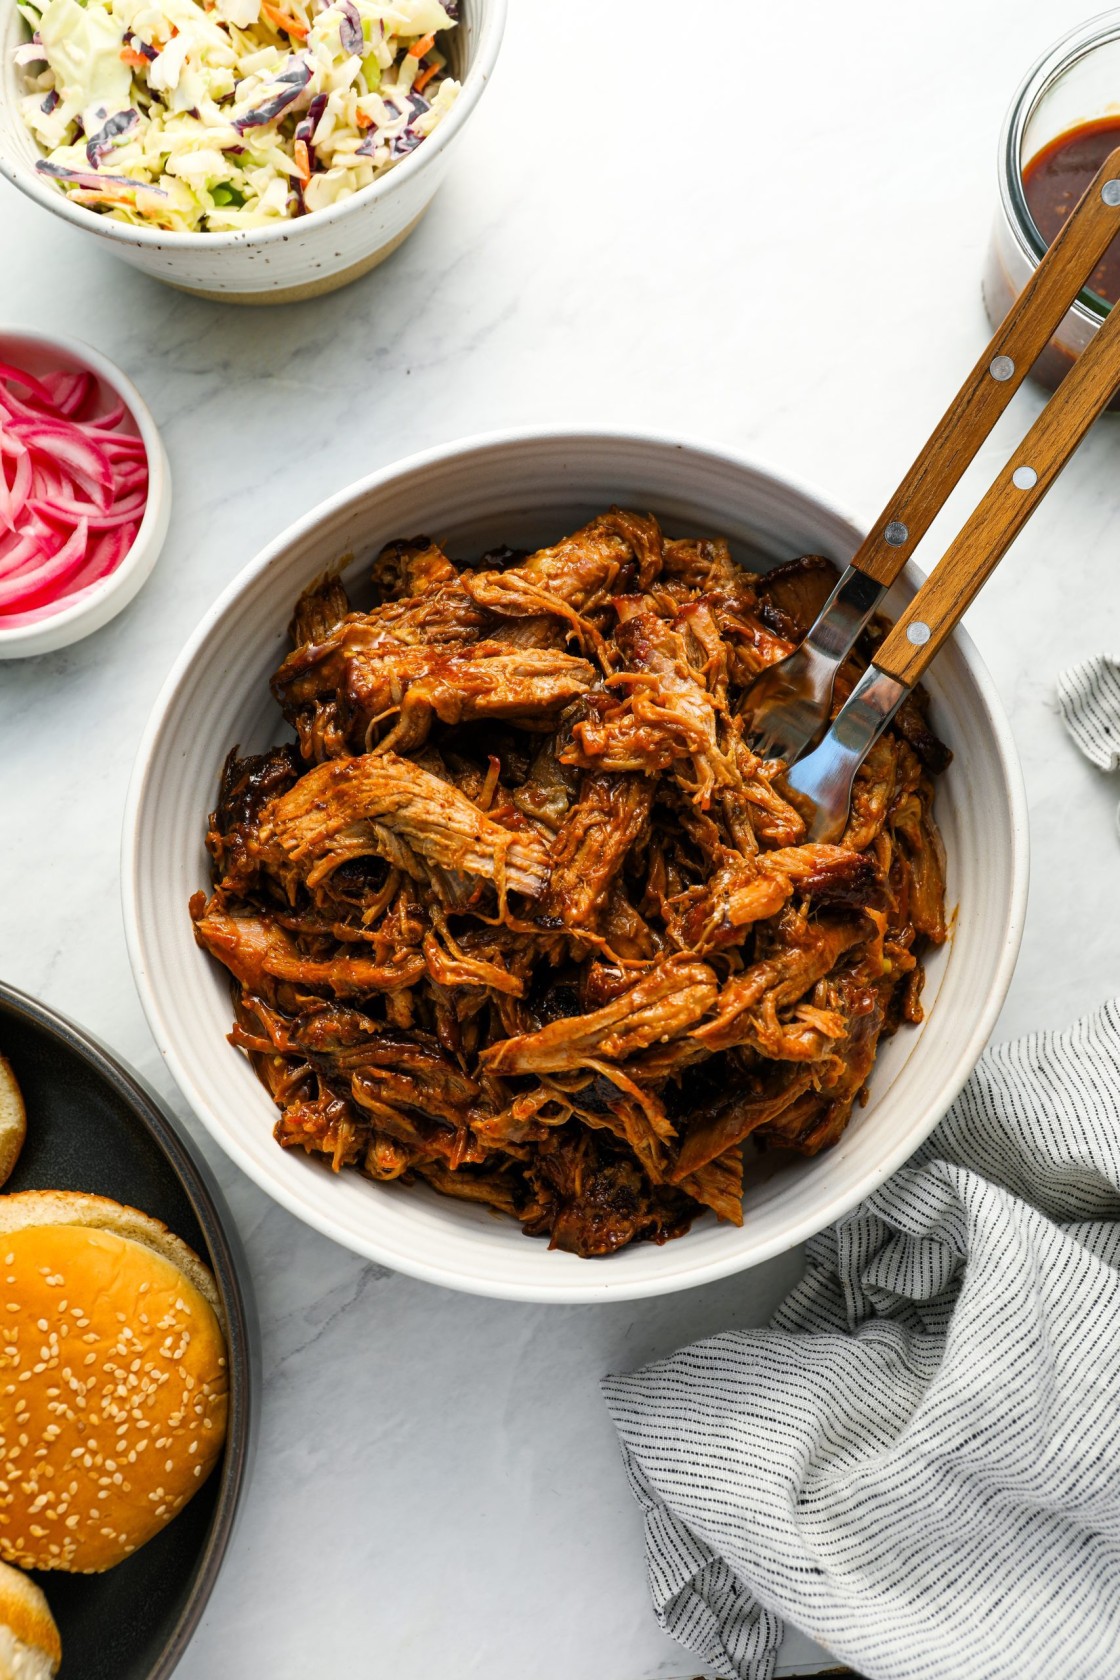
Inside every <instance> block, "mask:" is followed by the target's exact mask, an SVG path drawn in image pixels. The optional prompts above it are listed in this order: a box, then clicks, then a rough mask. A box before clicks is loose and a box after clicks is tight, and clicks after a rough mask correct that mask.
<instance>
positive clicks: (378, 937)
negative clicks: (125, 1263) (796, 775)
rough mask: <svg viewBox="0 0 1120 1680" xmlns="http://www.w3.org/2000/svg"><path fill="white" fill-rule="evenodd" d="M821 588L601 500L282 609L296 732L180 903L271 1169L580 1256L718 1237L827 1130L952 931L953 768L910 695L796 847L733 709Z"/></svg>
mask: <svg viewBox="0 0 1120 1680" xmlns="http://www.w3.org/2000/svg"><path fill="white" fill-rule="evenodd" d="M834 578H835V572H834V570H833V568H832V566H831V564H830V563H829V562H828V561H826V560H822V559H821V558H819V557H816V556H808V557H806V558H804V559H801V560H795V561H790V562H788V563H787V564H785V565H783V566H779V567H778V568H777V569H776V570H775V571H772V572H770V573H768V574H767V575H766V576H764V577H757V576H755V575H754V574H751V573H749V572H747V571H745V570H743V569H742V568H741V567H739V566H738V565H737V564H736V563H735V562H734V561H733V559H732V557H731V554H730V551H729V549H728V547H727V544H726V543H724V542H722V541H718V540H710V539H688V538H684V539H666V538H665V537H664V536H663V534H662V532H661V530H660V528H659V527H658V525H657V522H656V521H655V520H654V519H652V518H648V517H643V516H641V515H638V514H634V513H626V512H622V511H620V510H619V509H612V510H611V511H610V512H609V513H607V514H604V515H602V516H600V517H599V518H597V519H594V520H592V521H591V523H590V524H589V525H587V526H586V527H585V528H584V529H583V530H581V531H577V532H576V533H574V535H572V536H570V537H565V538H563V539H562V540H561V541H560V542H558V543H556V544H555V545H554V546H553V547H550V548H546V549H542V550H539V551H538V552H537V553H535V554H526V553H524V552H521V551H516V550H511V549H503V550H494V551H491V553H490V554H488V555H485V556H483V557H482V558H481V559H480V560H479V561H477V562H475V563H473V564H466V563H461V562H460V563H457V562H453V561H452V560H451V559H450V558H449V557H448V556H447V555H446V554H444V553H443V551H442V550H441V549H440V548H439V546H438V545H437V544H436V543H434V542H432V541H430V540H429V539H428V538H418V539H416V540H415V541H411V542H399V543H394V544H391V545H390V546H389V547H388V548H387V549H385V550H384V551H383V552H382V554H381V555H380V557H379V558H378V560H377V562H376V564H375V566H374V568H373V577H372V595H373V604H372V605H371V606H370V607H369V609H368V610H367V611H364V612H359V611H355V610H354V609H353V607H352V606H351V603H350V601H349V599H348V597H347V595H346V592H345V590H344V589H343V587H342V584H341V582H340V581H339V580H338V578H336V577H328V578H325V579H321V580H319V581H318V582H316V583H314V584H313V585H312V586H311V587H310V588H309V589H308V590H307V591H306V593H305V594H304V595H303V596H302V597H301V599H300V601H299V602H298V603H297V605H296V610H295V617H294V619H293V622H292V643H293V647H292V651H291V653H290V654H289V655H288V656H287V658H286V659H285V660H284V662H283V664H282V665H281V667H280V669H279V670H278V671H277V673H276V675H275V677H274V679H273V684H272V688H273V694H274V695H275V698H276V700H277V702H278V704H279V706H280V710H281V712H282V713H283V716H284V718H285V719H286V721H287V723H288V725H289V726H290V729H291V731H292V738H291V739H290V741H289V742H288V743H287V744H286V745H283V746H280V747H277V748H274V749H273V750H272V751H270V752H266V753H263V754H260V755H256V756H250V757H246V758H240V757H238V755H237V752H236V750H235V751H234V752H233V753H231V754H230V756H229V758H228V760H227V762H226V765H225V769H224V772H223V775H222V779H221V786H220V788H219V790H218V800H217V805H216V808H215V810H214V812H213V813H212V815H211V817H210V823H209V831H208V834H207V846H208V848H209V852H210V856H211V859H212V875H213V884H212V890H211V892H210V895H209V897H207V895H206V894H204V893H201V892H200V893H196V894H195V896H194V898H193V899H192V902H191V914H192V918H193V921H194V930H195V935H196V937H197V939H198V942H199V944H200V945H202V946H203V948H204V949H206V950H207V951H209V952H210V953H211V954H212V955H213V956H214V957H215V958H217V959H218V961H219V962H221V963H223V964H224V965H225V967H226V968H227V969H228V970H229V973H230V975H231V977H232V982H233V991H234V999H235V1024H234V1029H233V1033H232V1035H231V1038H232V1042H233V1043H234V1044H236V1045H238V1046H239V1047H240V1048H241V1049H243V1050H244V1051H245V1052H246V1053H247V1054H248V1055H249V1056H250V1057H251V1059H252V1061H253V1064H254V1066H255V1068H256V1070H257V1073H258V1074H259V1076H260V1078H261V1079H262V1080H263V1081H264V1083H265V1085H266V1086H267V1087H268V1089H269V1091H270V1092H271V1094H272V1096H273V1098H274V1099H275V1101H276V1104H277V1106H278V1108H279V1109H280V1119H279V1121H278V1123H277V1126H276V1136H277V1139H278V1140H279V1142H280V1143H281V1144H282V1145H283V1146H284V1147H285V1148H298V1149H303V1150H305V1151H307V1152H308V1153H310V1154H313V1155H316V1156H319V1157H320V1158H322V1159H323V1160H324V1161H325V1162H326V1163H328V1164H329V1165H330V1166H331V1167H332V1168H333V1169H334V1170H336V1171H338V1170H341V1169H342V1168H344V1167H349V1168H353V1169H356V1170H358V1171H359V1172H361V1173H364V1174H365V1175H367V1176H368V1177H370V1178H372V1179H376V1180H380V1181H382V1182H385V1181H390V1180H399V1181H400V1182H401V1184H402V1185H403V1186H407V1185H409V1184H414V1183H415V1182H417V1181H421V1182H423V1183H426V1184H427V1185H428V1186H430V1187H431V1188H432V1189H434V1190H435V1191H437V1192H439V1193H441V1194H444V1195H449V1196H456V1197H461V1198H465V1199H467V1200H469V1201H475V1202H478V1203H481V1204H482V1205H484V1206H486V1207H488V1208H490V1209H491V1210H493V1211H494V1212H495V1213H497V1214H501V1215H504V1216H507V1217H509V1218H513V1219H516V1220H518V1221H519V1222H520V1224H521V1226H522V1228H523V1229H524V1230H525V1231H526V1232H527V1233H528V1234H530V1235H532V1236H542V1237H545V1238H547V1239H548V1241H549V1242H550V1243H551V1244H552V1245H553V1246H555V1247H558V1248H562V1249H566V1250H568V1251H569V1252H571V1253H574V1254H580V1255H587V1256H593V1255H605V1254H610V1253H612V1252H614V1251H615V1250H617V1249H619V1248H622V1247H624V1246H625V1245H626V1244H628V1243H630V1242H635V1241H642V1240H652V1241H654V1242H664V1241H665V1240H666V1239H668V1238H670V1237H675V1236H679V1235H681V1234H682V1233H683V1232H685V1231H687V1230H688V1227H689V1225H690V1223H691V1221H692V1220H693V1219H694V1218H695V1217H697V1216H698V1215H699V1214H701V1213H702V1212H704V1211H705V1210H708V1209H711V1210H712V1211H714V1213H715V1214H716V1216H717V1217H718V1218H720V1219H724V1220H729V1221H731V1222H733V1223H735V1224H741V1223H742V1218H743V1211H742V1194H743V1175H744V1143H745V1142H746V1141H747V1140H748V1139H751V1140H753V1144H754V1145H756V1146H757V1145H761V1146H764V1147H768V1148H771V1149H783V1150H792V1151H796V1152H799V1153H801V1154H807V1155H811V1154H815V1153H816V1152H817V1151H818V1150H820V1149H822V1148H826V1147H827V1146H828V1145H830V1144H832V1143H834V1142H835V1141H836V1139H837V1138H838V1137H839V1136H840V1134H841V1132H842V1131H843V1130H844V1127H845V1126H846V1125H847V1123H848V1120H849V1117H850V1115H851V1112H852V1108H853V1105H854V1104H855V1103H856V1102H857V1101H859V1100H860V1097H861V1095H862V1093H863V1092H864V1089H865V1086H866V1081H867V1077H868V1074H869V1073H870V1071H871V1067H872V1063H873V1061H874V1058H875V1053H876V1049H877V1046H878V1044H879V1041H880V1039H881V1038H882V1037H883V1036H884V1035H887V1034H889V1033H891V1032H893V1031H894V1030H895V1029H896V1027H898V1026H899V1024H900V1023H902V1022H916V1021H919V1020H920V1019H921V1005H920V1001H919V994H920V990H921V982H922V963H921V958H922V952H923V950H924V949H926V948H927V947H928V946H930V945H938V944H940V943H941V942H942V941H943V940H944V939H945V936H946V923H945V906H944V874H943V864H942V851H941V842H940V839H939V837H938V833H937V828H936V825H935V823H934V819H933V816H932V811H931V807H932V803H933V779H932V778H933V776H934V775H935V774H936V773H937V772H938V771H940V770H942V769H943V768H944V767H945V765H946V763H947V762H948V756H949V755H948V753H947V751H946V749H945V748H944V746H943V745H942V744H941V742H939V741H938V740H937V738H936V737H935V736H934V735H933V734H932V732H931V730H930V728H929V725H928V723H927V721H926V716H925V706H924V701H923V699H922V698H921V696H920V695H916V696H914V697H912V698H911V700H909V701H908V702H907V704H906V705H905V706H904V707H903V709H902V711H901V712H900V713H899V715H898V717H897V719H896V721H895V724H894V725H893V726H892V728H891V730H890V731H888V733H887V734H886V735H884V737H883V738H882V739H881V740H880V741H879V742H878V743H877V745H876V747H875V748H874V750H873V752H872V753H871V755H870V756H869V758H868V761H867V763H866V765H865V766H864V767H863V769H862V770H861V772H860V775H859V778H858V780H857V784H856V789H855V795H854V799H853V804H852V815H851V821H850V823H849V825H848V829H847V832H846V833H845V835H844V836H843V840H842V842H841V844H839V845H835V846H822V845H814V844H809V843H807V842H806V839H805V829H804V824H803V822H802V819H801V817H800V816H799V815H798V813H797V812H796V811H795V810H794V809H793V807H792V806H791V805H790V803H789V802H788V801H787V799H786V798H785V795H784V792H783V784H782V773H781V772H782V765H781V764H780V763H779V762H777V761H773V762H769V763H764V762H762V761H760V760H758V759H757V758H755V757H754V755H753V754H752V753H751V752H750V751H749V749H748V748H747V746H746V743H745V741H744V739H743V735H742V730H741V727H740V724H739V719H738V706H739V701H740V697H741V694H742V692H743V689H744V687H745V686H746V685H747V684H748V683H749V682H750V681H751V679H752V678H753V677H754V676H755V674H756V673H757V672H758V671H759V670H761V669H762V667H763V666H765V665H767V664H769V663H771V662H773V661H774V660H776V659H780V658H782V657H783V655H784V654H786V653H787V652H788V651H789V650H790V648H791V646H792V645H793V644H794V643H795V642H796V641H797V640H798V639H799V638H800V637H801V636H803V635H804V633H805V629H806V627H807V625H808V624H809V623H811V621H812V619H813V617H814V616H815V614H816V611H817V609H818V607H819V605H820V603H821V601H822V600H823V599H824V597H825V595H827V593H828V591H829V589H830V588H831V585H832V583H833V581H834ZM884 630H885V626H884V624H883V623H882V622H879V623H877V624H876V625H874V626H873V627H872V629H871V630H870V631H869V632H868V634H867V635H866V636H865V638H864V640H863V643H862V645H861V648H860V650H859V656H858V658H853V659H852V660H851V661H850V662H849V664H848V666H847V667H846V668H845V670H844V671H843V673H842V674H841V678H840V681H839V683H838V688H837V698H836V703H837V705H839V704H840V703H841V701H842V700H843V698H844V696H845V695H846V694H847V693H848V692H849V690H850V688H851V686H852V684H853V683H854V682H855V681H856V679H857V677H858V675H859V673H860V671H861V670H862V669H863V668H864V667H865V666H866V664H867V663H868V661H869V659H870V657H871V656H872V653H873V650H874V646H875V644H876V642H877V641H878V639H880V638H881V636H882V634H883V633H884ZM402 1193H404V1194H408V1193H409V1192H408V1191H407V1190H403V1191H402Z"/></svg>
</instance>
